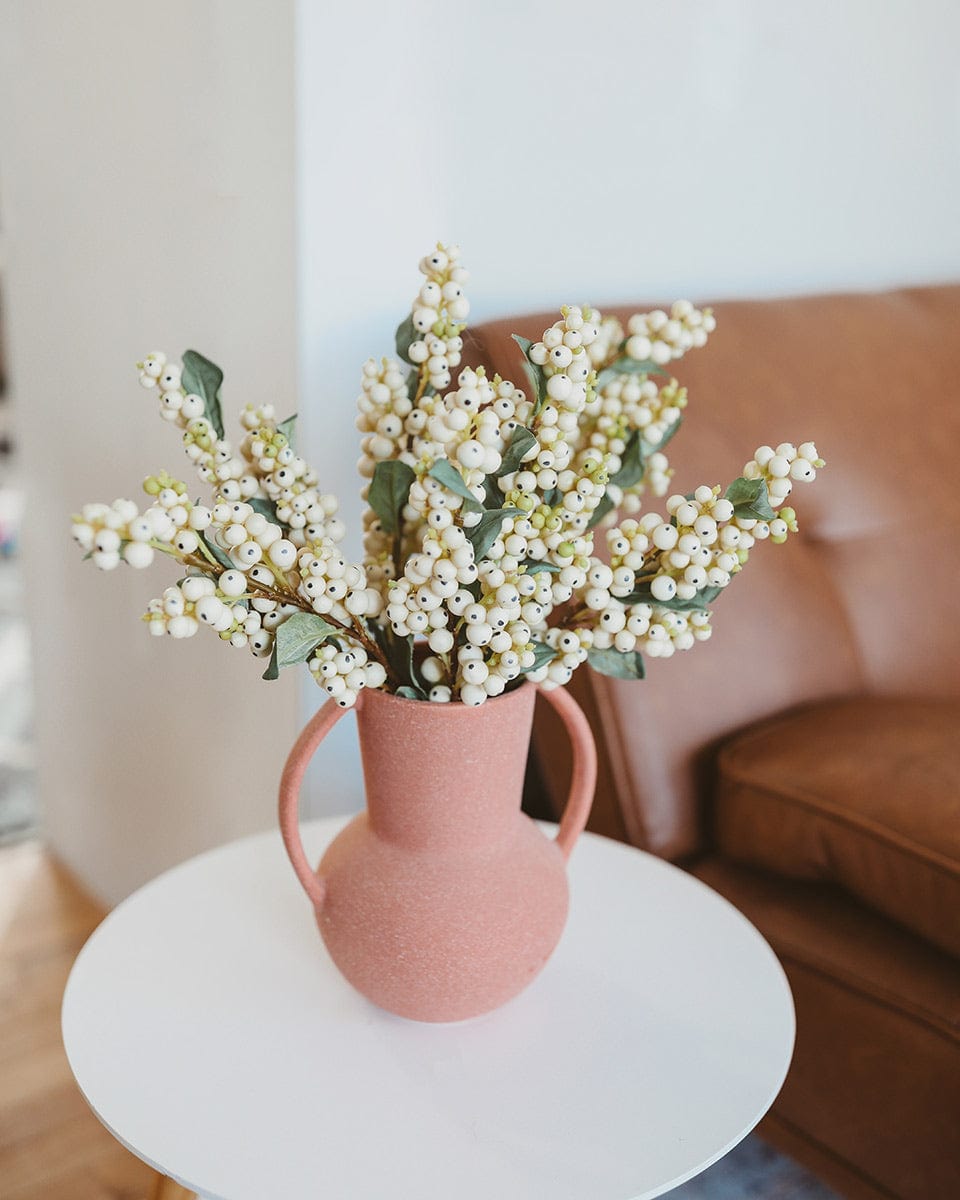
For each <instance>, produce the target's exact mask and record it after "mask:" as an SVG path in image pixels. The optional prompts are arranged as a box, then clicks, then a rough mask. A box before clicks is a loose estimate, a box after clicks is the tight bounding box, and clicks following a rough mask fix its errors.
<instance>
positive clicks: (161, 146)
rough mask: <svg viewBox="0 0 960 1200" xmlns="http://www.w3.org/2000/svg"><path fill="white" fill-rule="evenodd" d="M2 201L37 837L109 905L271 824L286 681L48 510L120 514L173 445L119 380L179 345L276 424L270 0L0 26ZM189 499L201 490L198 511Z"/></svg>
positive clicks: (286, 129)
mask: <svg viewBox="0 0 960 1200" xmlns="http://www.w3.org/2000/svg"><path fill="white" fill-rule="evenodd" d="M0 13H2V16H0V43H2V51H0V54H2V59H0V112H2V126H0V130H2V132H0V139H2V140H0V171H2V174H0V204H2V213H0V216H2V221H3V225H4V237H5V243H6V260H7V261H6V267H5V272H4V274H5V278H4V293H5V295H4V299H5V305H6V313H7V316H8V321H7V337H8V348H9V357H10V366H11V372H12V383H13V388H14V395H15V400H16V404H17V408H18V427H17V428H18V441H19V443H20V446H21V449H22V455H21V462H22V468H23V475H24V478H25V480H26V483H27V486H28V489H29V502H28V503H29V508H28V524H27V528H26V533H25V552H26V558H27V569H28V588H27V595H28V603H29V611H30V619H31V626H32V632H33V644H34V649H35V653H36V693H37V726H38V728H37V735H38V742H39V758H40V783H41V790H42V802H43V807H44V810H45V820H46V826H47V830H48V832H49V835H50V838H51V840H52V842H53V844H54V846H55V847H56V849H57V850H58V851H59V852H60V853H61V854H62V856H63V857H64V858H65V859H66V860H67V861H68V862H69V863H70V864H72V865H73V866H74V867H75V868H76V869H77V870H78V871H79V873H80V875H81V876H82V877H83V878H84V880H86V881H87V883H88V884H89V885H90V886H91V887H92V888H93V889H94V890H96V891H97V892H98V893H100V894H101V895H102V896H104V897H105V898H107V899H108V900H117V899H119V898H120V897H122V896H123V895H125V894H126V893H127V892H129V891H130V890H131V889H132V888H134V887H135V886H137V885H138V884H139V883H141V882H143V881H144V880H145V879H147V878H149V877H150V876H151V875H153V874H155V873H156V872H158V871H159V870H161V869H162V868H164V867H166V866H168V865H170V864H172V863H174V862H177V861H179V860H180V859H182V858H184V857H186V856H188V855H189V854H192V853H194V852H196V851H198V850H200V849H202V848H204V847H206V846H210V845H213V844H215V843H217V842H220V841H224V840H227V839H229V838H231V837H235V836H238V835H240V834H242V833H245V832H248V831H250V830H254V829H259V828H262V827H266V826H268V825H270V824H271V823H272V821H273V805H274V796H275V789H276V781H277V776H278V773H279V769H280V766H281V764H282V760H283V755H284V751H285V750H286V748H287V747H288V746H289V744H290V742H291V740H292V738H293V735H294V733H295V729H296V725H297V721H298V712H297V694H296V685H295V683H294V681H293V679H291V678H286V679H281V681H279V682H278V683H275V684H264V683H261V682H260V681H259V679H258V675H259V670H260V668H258V664H257V662H256V660H254V659H253V658H251V657H250V656H249V654H247V652H245V651H237V650H231V649H230V648H229V647H226V646H221V645H220V644H219V643H218V642H216V640H215V639H214V638H213V637H212V636H210V635H209V633H208V631H207V630H201V632H200V633H199V634H198V635H197V637H196V638H194V639H193V640H192V641H191V642H186V643H185V642H179V643H177V642H171V641H170V640H169V639H163V640H162V641H157V640H154V639H151V638H149V636H148V635H147V634H146V633H145V631H144V629H143V627H142V626H141V625H140V624H139V622H138V616H139V614H140V613H141V612H142V610H143V607H144V605H145V603H146V601H147V600H148V599H149V598H150V597H151V596H153V595H157V594H159V592H160V591H161V590H162V588H163V587H164V586H166V583H167V582H172V581H173V580H172V578H168V576H169V575H170V572H169V571H168V570H164V569H163V568H162V567H156V566H155V567H153V568H152V569H151V570H149V571H145V572H134V571H131V570H129V569H121V570H118V571H116V572H114V573H113V574H112V575H103V574H101V573H100V572H98V571H96V570H95V569H93V568H92V564H89V563H81V561H80V555H79V553H78V552H77V551H76V547H75V546H74V545H73V544H72V542H71V541H70V538H69V522H68V520H67V517H68V514H69V513H70V512H72V511H75V510H76V508H77V507H78V506H79V504H80V503H82V502H83V501H86V500H92V499H105V500H112V499H114V498H115V497H116V496H120V495H128V496H134V497H136V496H137V494H138V491H139V481H140V480H141V479H142V477H143V476H144V475H145V474H147V473H148V472H150V471H153V470H156V469H157V468H160V467H165V468H167V469H169V470H170V471H172V472H176V473H183V477H184V478H189V477H190V476H189V464H188V463H187V462H186V460H185V459H184V457H183V455H182V451H181V450H180V448H179V446H178V444H177V435H176V433H175V432H174V431H172V430H171V429H170V427H168V426H165V425H163V423H162V422H161V421H160V420H159V419H158V418H157V416H156V414H155V402H154V401H153V400H151V398H150V397H149V396H148V395H147V393H145V392H143V391H142V390H141V389H140V388H139V387H138V385H137V380H136V373H135V371H134V369H133V363H134V361H135V360H136V359H137V358H138V357H140V356H142V355H143V354H144V353H145V352H147V351H149V350H151V349H153V348H160V349H164V350H166V351H167V352H168V353H170V354H179V353H180V352H181V351H182V350H183V349H185V348H186V347H187V346H196V347H197V348H198V349H201V350H202V351H204V352H205V353H207V354H208V355H209V356H210V357H212V358H214V359H215V360H216V361H218V362H219V363H220V364H221V365H222V366H224V368H225V370H226V376H227V381H226V385H225V390H226V401H227V403H226V407H227V408H228V409H230V410H233V409H234V408H236V407H240V406H242V404H243V403H245V402H246V401H247V400H254V399H259V400H264V399H270V400H274V399H275V400H276V401H277V402H278V403H279V405H280V406H281V407H282V408H283V409H285V410H286V409H287V408H289V409H290V410H291V411H292V410H293V409H294V408H295V407H296V394H295V393H296V377H297V376H296V357H297V347H296V331H295V269H294V183H293V180H294V148H293V147H294V143H293V139H294V98H293V87H294V85H293V17H292V5H291V4H288V3H277V2H274V3H271V4H269V5H265V4H259V3H256V0H232V2H231V3H225V2H221V3H216V2H213V0H204V2H201V3H197V2H194V3H191V2H189V0H166V2H165V3H163V4H150V5H146V4H143V3H129V2H127V0H97V2H95V3H84V4H69V3H66V2H62V3H11V4H7V5H4V6H3V7H2V9H0ZM199 487H200V485H199V483H198V490H199Z"/></svg>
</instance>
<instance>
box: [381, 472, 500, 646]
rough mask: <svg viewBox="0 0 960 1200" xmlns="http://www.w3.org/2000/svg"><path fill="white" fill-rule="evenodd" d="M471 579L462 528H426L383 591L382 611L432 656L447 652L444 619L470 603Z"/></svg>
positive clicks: (449, 637) (473, 571)
mask: <svg viewBox="0 0 960 1200" xmlns="http://www.w3.org/2000/svg"><path fill="white" fill-rule="evenodd" d="M428 482H435V481H434V480H430V481H428ZM436 494H437V493H436V492H435V493H434V495H436ZM432 511H436V512H448V511H449V510H447V509H435V510H432ZM477 578H478V570H477V564H476V562H475V561H474V554H473V546H472V545H471V544H470V542H469V541H468V540H467V535H466V534H465V533H464V531H463V529H462V528H460V527H459V526H456V525H452V524H447V525H446V526H445V527H444V528H443V529H441V530H439V531H437V530H436V529H428V530H427V531H426V533H425V534H424V536H423V540H422V542H421V548H420V552H419V553H418V554H412V555H411V556H410V557H409V558H408V559H407V561H406V563H405V564H404V568H403V574H402V575H401V576H400V578H399V579H397V580H395V581H394V582H393V583H392V584H391V586H390V590H389V592H388V595H387V600H388V603H387V608H386V615H387V619H388V620H389V622H390V624H391V626H392V627H393V631H394V633H396V634H398V635H399V636H400V637H409V636H411V635H413V636H415V637H416V636H422V637H424V638H425V639H426V641H427V645H428V646H429V647H430V649H431V650H432V651H433V652H434V653H435V654H449V652H450V651H451V650H452V649H453V647H454V642H455V638H454V635H453V634H452V633H451V632H450V629H449V625H450V619H451V617H455V616H459V615H461V614H460V613H458V612H457V608H458V607H460V606H461V604H462V605H466V604H467V603H468V602H470V603H472V602H473V595H472V594H471V593H470V592H469V591H467V590H466V589H467V588H468V587H469V586H470V585H472V584H474V583H475V582H476V580H477Z"/></svg>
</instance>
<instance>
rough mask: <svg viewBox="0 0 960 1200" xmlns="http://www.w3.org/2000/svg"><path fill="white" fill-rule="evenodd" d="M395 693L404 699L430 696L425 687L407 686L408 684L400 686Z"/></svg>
mask: <svg viewBox="0 0 960 1200" xmlns="http://www.w3.org/2000/svg"><path fill="white" fill-rule="evenodd" d="M394 695H395V696H400V697H401V698H402V699H404V700H429V698H430V697H429V696H428V695H427V693H426V692H425V691H424V690H423V688H418V687H407V686H406V685H404V686H403V687H398V688H397V690H396V691H395V692H394Z"/></svg>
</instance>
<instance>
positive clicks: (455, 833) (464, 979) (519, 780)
mask: <svg viewBox="0 0 960 1200" xmlns="http://www.w3.org/2000/svg"><path fill="white" fill-rule="evenodd" d="M540 694H541V695H542V696H543V697H544V699H545V700H547V701H548V702H549V703H550V704H552V705H553V706H554V708H555V709H556V710H557V712H558V713H559V715H560V716H561V717H562V719H563V721H564V724H565V725H566V728H567V730H568V732H569V734H570V737H571V739H572V741H573V748H574V766H573V778H572V780H571V789H570V796H569V799H568V801H567V805H566V809H565V811H564V814H563V819H562V821H561V823H560V829H559V833H558V834H557V836H556V838H550V837H547V836H545V835H544V833H542V832H541V830H540V828H539V827H538V826H537V825H536V824H534V822H533V821H531V820H530V819H529V818H528V817H527V816H526V815H525V814H523V813H522V812H521V811H520V799H521V790H522V785H523V776H524V768H525V764H526V759H527V748H528V745H529V742H530V730H531V726H532V723H533V704H534V699H535V697H536V695H537V689H536V688H535V687H534V686H533V685H532V684H524V685H523V686H522V687H520V688H518V689H517V690H516V691H514V692H510V693H508V694H506V695H504V696H500V697H498V698H496V699H494V700H490V701H488V702H487V703H486V704H484V705H482V706H481V707H480V708H468V707H466V706H465V705H463V704H458V703H453V704H431V703H428V702H424V701H418V700H406V699H402V698H400V697H398V696H394V695H391V694H389V693H387V692H382V691H369V690H368V691H364V692H361V693H360V697H359V699H358V701H357V705H356V711H357V718H358V727H359V732H360V750H361V755H362V758H363V774H364V781H365V785H366V793H367V810H366V812H364V813H361V814H360V815H359V816H358V817H355V818H354V820H353V821H351V822H350V824H349V825H347V827H346V828H345V829H344V830H343V831H342V832H341V833H340V834H339V835H338V837H337V838H336V839H335V840H334V841H333V842H332V843H331V845H330V847H329V848H328V850H327V852H326V854H325V855H324V856H323V860H322V862H321V863H320V866H319V868H318V869H317V871H316V872H314V870H313V869H312V868H311V866H310V864H309V862H308V861H307V858H306V855H305V854H304V850H303V845H302V844H301V841H300V833H299V828H298V812H297V805H298V795H299V790H300V783H301V780H302V778H303V773H304V771H305V769H306V766H307V763H308V761H309V760H310V757H311V755H312V754H313V752H314V750H315V749H316V747H317V746H318V745H319V743H320V741H321V740H322V739H323V737H324V736H325V735H326V734H327V732H328V731H329V730H330V729H331V728H332V727H333V725H334V724H335V723H336V722H337V720H338V719H339V718H340V717H341V716H342V715H343V713H344V711H345V710H344V709H341V708H339V707H338V706H337V705H336V703H335V702H334V701H329V702H328V703H327V704H326V705H324V707H323V708H321V709H320V711H319V712H318V713H317V714H316V716H315V717H314V718H313V719H312V720H311V721H310V723H309V724H308V725H307V727H306V728H305V729H304V731H303V733H302V734H301V735H300V737H299V739H298V740H297V743H296V745H295V746H294V748H293V750H292V752H291V754H290V757H289V759H288V760H287V765H286V767H285V768H284V772H283V777H282V779H281V783H280V828H281V831H282V833H283V840H284V844H285V845H286V848H287V853H288V854H289V855H290V861H291V862H292V863H293V868H294V870H295V871H296V873H297V876H298V878H299V879H300V882H301V884H302V885H303V888H304V891H305V892H306V893H307V895H308V897H309V898H310V900H311V902H312V904H313V906H314V909H315V912H316V919H317V924H318V925H319V927H320V932H321V934H322V935H323V940H324V942H325V943H326V945H327V949H328V950H329V952H330V955H331V957H332V958H333V961H334V962H335V963H336V965H337V966H338V967H339V969H340V971H341V972H342V973H343V974H344V975H345V976H346V978H347V979H348V980H349V981H350V983H352V984H353V986H354V987H355V988H357V990H358V991H360V992H362V993H363V994H364V995H365V996H367V997H368V998H369V999H370V1000H372V1001H373V1002H374V1003H375V1004H378V1005H380V1007H381V1008H385V1009H388V1010H389V1011H390V1012H393V1013H398V1014H399V1015H401V1016H404V1017H411V1018H413V1019H414V1020H418V1021H459V1020H463V1019H464V1018H466V1017H474V1016H478V1015H479V1014H480V1013H484V1012H488V1011H489V1010H490V1009H493V1008H496V1007H497V1006H498V1005H500V1004H503V1003H504V1002H505V1001H507V1000H509V999H510V998H511V997H513V996H515V995H516V994H517V993H518V992H520V991H522V989H523V988H525V987H526V986H527V984H528V983H530V982H531V980H533V979H534V977H535V976H536V975H537V974H538V972H539V971H540V969H541V968H542V967H543V965H544V964H545V963H546V961H547V959H548V958H549V957H550V954H551V953H552V952H553V949H554V947H555V946H556V944H557V942H558V940H559V938H560V934H561V932H562V931H563V926H564V923H565V921H566V916H567V903H568V893H567V879H566V869H565V864H566V860H567V858H568V856H569V854H570V851H571V850H572V849H573V845H574V843H575V842H576V840H577V838H578V836H579V835H580V833H581V831H582V829H583V827H584V825H585V824H586V820H587V815H588V813H589V811H590V803H591V800H592V797H593V788H594V783H595V780H596V750H595V747H594V743H593V738H592V736H591V733H590V728H589V726H588V724H587V721H586V718H585V717H584V715H583V713H582V712H581V711H580V709H579V708H578V707H577V705H576V703H575V702H574V701H573V699H572V698H571V697H570V696H569V695H568V693H567V692H566V691H563V690H562V689H557V690H553V691H545V692H541V693H540Z"/></svg>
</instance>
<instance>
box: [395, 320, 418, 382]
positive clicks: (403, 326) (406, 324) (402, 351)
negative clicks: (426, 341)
mask: <svg viewBox="0 0 960 1200" xmlns="http://www.w3.org/2000/svg"><path fill="white" fill-rule="evenodd" d="M419 340H420V334H419V332H418V331H417V330H416V329H414V327H413V313H408V314H407V316H406V317H404V319H403V320H402V321H401V322H400V324H399V325H398V326H397V334H396V343H397V356H398V357H399V358H402V359H403V361H404V362H405V363H408V362H410V357H409V353H410V346H411V343H413V342H418V341H419ZM411 366H414V367H416V364H415V363H411ZM416 369H417V370H419V368H418V367H416Z"/></svg>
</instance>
